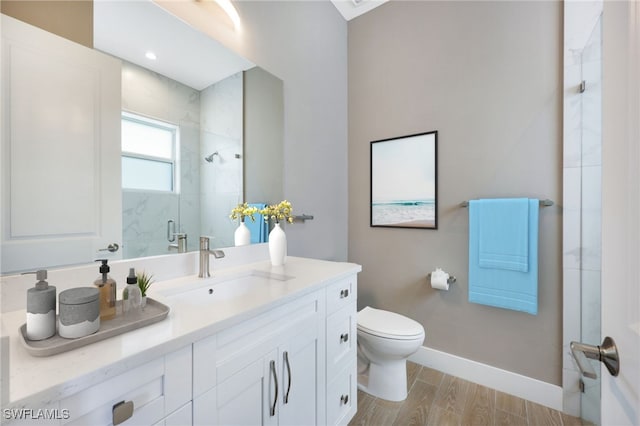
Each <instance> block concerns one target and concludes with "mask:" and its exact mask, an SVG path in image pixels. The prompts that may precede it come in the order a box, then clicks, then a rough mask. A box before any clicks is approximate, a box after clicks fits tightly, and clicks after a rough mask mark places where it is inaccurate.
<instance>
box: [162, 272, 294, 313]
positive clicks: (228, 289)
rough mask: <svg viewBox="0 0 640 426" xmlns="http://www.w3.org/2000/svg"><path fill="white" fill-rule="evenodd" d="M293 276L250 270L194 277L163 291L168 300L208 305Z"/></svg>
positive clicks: (252, 291) (253, 291) (251, 291)
mask: <svg viewBox="0 0 640 426" xmlns="http://www.w3.org/2000/svg"><path fill="white" fill-rule="evenodd" d="M292 278H293V277H291V276H288V275H282V274H275V273H272V272H266V271H257V270H252V271H249V272H247V273H244V274H241V275H235V276H230V277H211V278H207V279H202V278H195V279H194V280H193V281H190V282H189V283H187V284H185V285H181V286H180V287H179V288H174V289H171V290H167V291H165V292H163V294H164V295H165V296H166V297H167V298H169V299H170V300H173V301H177V302H185V303H189V304H194V305H208V304H211V303H214V302H221V301H229V300H232V299H235V298H238V297H241V296H244V295H246V294H250V293H255V292H257V291H259V290H264V289H265V287H266V286H269V285H273V284H279V283H283V282H285V281H288V280H290V279H292Z"/></svg>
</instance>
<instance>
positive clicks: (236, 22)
mask: <svg viewBox="0 0 640 426" xmlns="http://www.w3.org/2000/svg"><path fill="white" fill-rule="evenodd" d="M215 2H216V3H217V5H218V6H220V7H221V8H222V10H224V11H225V13H226V14H227V16H228V17H229V19H231V22H233V27H234V28H235V29H236V30H237V29H238V28H240V15H238V11H237V10H236V8H235V6H234V5H233V3H231V0H215Z"/></svg>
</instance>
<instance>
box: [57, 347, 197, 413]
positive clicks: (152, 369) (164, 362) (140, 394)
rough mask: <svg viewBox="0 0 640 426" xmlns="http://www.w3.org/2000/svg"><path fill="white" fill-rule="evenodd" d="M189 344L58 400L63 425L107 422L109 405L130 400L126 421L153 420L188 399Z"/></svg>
mask: <svg viewBox="0 0 640 426" xmlns="http://www.w3.org/2000/svg"><path fill="white" fill-rule="evenodd" d="M191 358H192V356H191V346H190V345H189V346H187V347H185V348H183V349H180V350H178V351H176V352H172V353H170V354H167V355H166V356H164V357H160V358H157V359H155V360H152V361H149V362H146V363H145V364H143V365H141V366H139V367H135V368H132V369H131V370H129V371H126V372H125V373H123V374H120V375H118V376H115V377H112V378H110V379H107V380H105V381H103V382H102V383H99V384H97V385H95V386H92V387H90V388H88V389H84V390H81V391H80V392H78V393H76V394H74V395H72V396H70V397H68V398H65V399H63V400H61V401H60V406H61V407H64V408H65V409H67V410H68V411H69V415H70V418H69V419H67V420H66V421H63V423H64V424H67V425H87V424H96V425H98V424H104V425H106V424H111V422H112V420H113V412H112V410H113V406H114V405H116V404H118V403H119V402H121V401H126V402H129V401H131V402H133V415H132V416H131V418H130V419H129V420H127V422H126V424H128V425H129V424H146V425H150V424H154V423H156V422H158V421H160V420H162V419H163V418H164V417H165V415H166V414H168V413H170V412H172V411H174V410H176V409H177V408H179V407H180V406H182V405H184V404H185V403H187V402H188V401H190V400H191Z"/></svg>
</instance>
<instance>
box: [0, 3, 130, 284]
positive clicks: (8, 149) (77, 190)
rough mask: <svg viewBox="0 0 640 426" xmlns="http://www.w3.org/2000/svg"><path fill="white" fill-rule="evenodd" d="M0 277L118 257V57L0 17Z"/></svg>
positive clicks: (120, 229)
mask: <svg viewBox="0 0 640 426" xmlns="http://www.w3.org/2000/svg"><path fill="white" fill-rule="evenodd" d="M1 62H2V73H1V74H2V100H1V102H2V108H1V111H2V118H1V120H2V126H1V127H2V143H1V151H0V152H1V154H0V158H1V167H0V169H1V170H2V172H1V173H2V175H1V176H0V178H1V179H0V180H2V181H3V186H2V200H1V201H2V203H1V204H2V212H1V214H0V216H1V219H2V224H1V225H2V226H1V234H0V235H1V240H2V250H1V253H2V259H1V262H2V272H3V273H7V272H14V271H20V270H25V269H34V268H35V269H39V268H47V267H50V266H57V265H71V264H79V263H90V262H92V261H93V260H94V259H96V256H98V253H99V255H100V257H104V256H108V257H109V258H110V259H113V258H120V253H121V251H116V252H115V253H110V252H108V251H102V252H97V250H98V249H102V248H106V247H107V246H108V245H109V244H112V243H118V244H121V242H122V241H121V238H122V201H121V198H122V197H121V188H120V182H121V176H120V168H121V166H120V163H121V160H120V152H121V148H120V114H121V94H120V85H121V72H120V61H119V60H117V59H114V58H113V57H111V56H108V55H105V54H103V53H101V52H98V51H95V50H92V49H89V48H87V47H84V46H81V45H79V44H76V43H73V42H71V41H69V40H66V39H64V38H62V37H59V36H56V35H54V34H51V33H48V32H47V31H44V30H41V29H39V28H36V27H33V26H31V25H28V24H25V23H23V22H20V21H18V20H16V19H13V18H10V17H8V16H5V15H2V60H1Z"/></svg>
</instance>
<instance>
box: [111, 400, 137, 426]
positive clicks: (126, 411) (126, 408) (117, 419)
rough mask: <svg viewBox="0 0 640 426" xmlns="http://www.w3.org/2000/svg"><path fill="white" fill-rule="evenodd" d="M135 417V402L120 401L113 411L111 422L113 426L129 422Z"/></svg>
mask: <svg viewBox="0 0 640 426" xmlns="http://www.w3.org/2000/svg"><path fill="white" fill-rule="evenodd" d="M131 416H133V401H127V402H124V401H120V402H118V403H117V404H114V406H113V408H112V409H111V422H112V423H113V426H116V425H119V424H120V423H124V422H126V421H127V420H129V419H130V418H131Z"/></svg>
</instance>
